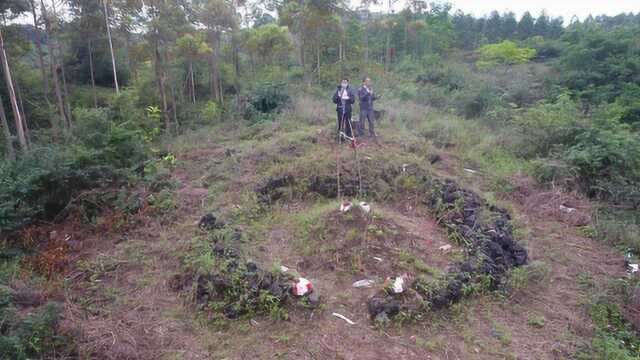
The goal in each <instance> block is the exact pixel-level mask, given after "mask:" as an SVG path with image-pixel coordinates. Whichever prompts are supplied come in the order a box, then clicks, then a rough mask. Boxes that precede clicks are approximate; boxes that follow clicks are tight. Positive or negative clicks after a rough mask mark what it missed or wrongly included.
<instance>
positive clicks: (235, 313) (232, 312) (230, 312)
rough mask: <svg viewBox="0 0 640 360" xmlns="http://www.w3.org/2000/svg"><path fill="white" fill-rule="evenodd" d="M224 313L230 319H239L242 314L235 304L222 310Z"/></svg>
mask: <svg viewBox="0 0 640 360" xmlns="http://www.w3.org/2000/svg"><path fill="white" fill-rule="evenodd" d="M222 313H223V314H224V316H226V317H227V318H228V319H237V318H239V317H240V315H241V312H240V311H239V310H238V309H237V308H236V306H235V304H229V305H227V306H225V307H224V308H223V309H222Z"/></svg>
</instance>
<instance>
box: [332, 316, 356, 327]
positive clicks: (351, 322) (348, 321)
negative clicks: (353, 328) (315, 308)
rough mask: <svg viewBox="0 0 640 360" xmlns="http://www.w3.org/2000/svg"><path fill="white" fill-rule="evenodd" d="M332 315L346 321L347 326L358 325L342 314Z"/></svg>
mask: <svg viewBox="0 0 640 360" xmlns="http://www.w3.org/2000/svg"><path fill="white" fill-rule="evenodd" d="M331 315H333V316H335V317H337V318H340V319H342V320H344V321H346V322H347V324H349V325H355V324H356V323H354V322H353V321H351V320H350V319H349V318H348V317H346V316H344V315H341V314H338V313H333V314H331Z"/></svg>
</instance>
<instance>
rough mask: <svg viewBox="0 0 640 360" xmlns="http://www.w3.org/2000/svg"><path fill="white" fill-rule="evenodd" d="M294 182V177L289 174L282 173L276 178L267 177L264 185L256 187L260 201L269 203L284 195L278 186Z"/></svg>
mask: <svg viewBox="0 0 640 360" xmlns="http://www.w3.org/2000/svg"><path fill="white" fill-rule="evenodd" d="M294 183H295V179H294V177H293V176H291V175H284V176H281V177H277V178H273V177H272V178H269V179H268V180H267V181H266V183H265V184H264V185H261V186H259V187H257V188H256V192H257V193H258V195H259V198H260V201H262V202H263V203H267V204H271V203H274V202H276V201H278V200H279V199H280V198H282V196H283V195H284V194H283V192H282V191H281V190H280V188H282V187H285V186H289V185H292V184H294Z"/></svg>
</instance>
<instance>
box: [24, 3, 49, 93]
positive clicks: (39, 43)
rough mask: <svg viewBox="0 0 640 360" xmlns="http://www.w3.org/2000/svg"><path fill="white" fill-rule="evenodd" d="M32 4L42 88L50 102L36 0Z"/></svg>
mask: <svg viewBox="0 0 640 360" xmlns="http://www.w3.org/2000/svg"><path fill="white" fill-rule="evenodd" d="M29 5H31V16H32V17H33V27H34V29H35V33H34V36H35V43H36V50H37V52H38V65H39V66H40V72H41V75H42V89H43V92H42V94H43V96H44V99H45V101H46V102H47V104H48V103H49V77H48V76H47V70H46V68H45V65H44V52H43V51H42V41H41V40H40V27H39V26H38V15H37V14H36V4H35V1H34V0H29Z"/></svg>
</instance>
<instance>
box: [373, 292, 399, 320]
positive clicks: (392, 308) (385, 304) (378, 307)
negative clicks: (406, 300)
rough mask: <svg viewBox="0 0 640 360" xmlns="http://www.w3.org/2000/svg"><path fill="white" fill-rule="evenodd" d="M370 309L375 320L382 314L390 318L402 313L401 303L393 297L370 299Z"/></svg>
mask: <svg viewBox="0 0 640 360" xmlns="http://www.w3.org/2000/svg"><path fill="white" fill-rule="evenodd" d="M368 307H369V314H370V315H371V317H373V318H375V317H377V316H378V314H380V313H385V314H387V316H388V317H390V318H391V317H394V316H395V315H398V314H399V313H400V302H399V301H397V300H396V299H394V298H393V297H391V296H379V295H376V296H373V297H371V298H370V299H369V303H368Z"/></svg>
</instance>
